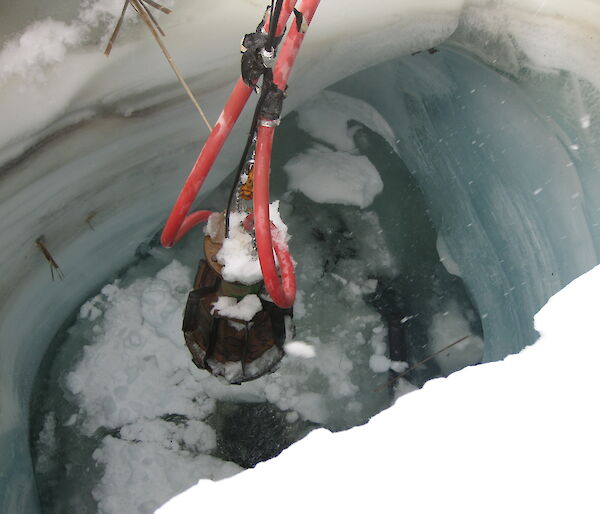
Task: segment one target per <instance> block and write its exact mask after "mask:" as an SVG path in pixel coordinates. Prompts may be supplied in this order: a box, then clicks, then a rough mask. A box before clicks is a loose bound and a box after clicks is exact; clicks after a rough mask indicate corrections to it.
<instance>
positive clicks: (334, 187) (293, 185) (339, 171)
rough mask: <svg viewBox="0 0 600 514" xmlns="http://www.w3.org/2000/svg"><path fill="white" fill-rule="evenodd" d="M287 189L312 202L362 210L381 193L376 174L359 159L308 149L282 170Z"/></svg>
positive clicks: (354, 156) (359, 157)
mask: <svg viewBox="0 0 600 514" xmlns="http://www.w3.org/2000/svg"><path fill="white" fill-rule="evenodd" d="M284 170H285V172H286V173H287V175H288V178H289V188H290V189H291V190H293V191H300V192H302V193H304V194H305V195H306V196H307V197H308V198H310V199H311V200H312V201H314V202H319V203H339V204H343V205H356V206H358V207H360V208H362V209H364V208H366V207H368V206H369V205H371V203H373V200H374V199H375V197H376V196H377V195H378V194H379V193H381V191H383V182H382V180H381V177H380V176H379V172H378V171H377V169H376V168H375V166H373V165H372V164H371V162H370V161H369V159H367V158H366V157H364V156H362V155H352V154H349V153H346V152H338V151H332V150H329V149H328V148H326V147H324V146H317V147H315V148H311V149H310V150H308V151H307V152H305V153H303V154H300V155H298V156H296V157H294V158H292V159H290V160H289V161H288V162H287V163H286V164H285V166H284Z"/></svg>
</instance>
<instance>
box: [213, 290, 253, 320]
mask: <svg viewBox="0 0 600 514" xmlns="http://www.w3.org/2000/svg"><path fill="white" fill-rule="evenodd" d="M261 310H262V303H260V298H259V297H258V296H256V295H255V294H249V295H246V296H244V298H242V299H241V300H240V301H239V302H238V301H237V299H236V298H233V297H231V296H220V297H219V299H218V300H217V301H216V302H215V303H213V308H212V310H211V313H212V314H215V313H218V314H220V315H221V316H225V317H228V318H234V319H240V320H243V321H250V320H251V319H252V318H253V317H254V315H255V314H256V313H257V312H260V311H261Z"/></svg>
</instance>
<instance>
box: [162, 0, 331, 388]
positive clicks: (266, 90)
mask: <svg viewBox="0 0 600 514" xmlns="http://www.w3.org/2000/svg"><path fill="white" fill-rule="evenodd" d="M296 2H297V0H277V1H275V0H272V1H271V5H270V6H269V7H267V9H266V11H265V16H264V18H263V20H262V21H261V22H260V24H259V25H258V27H257V29H256V31H255V32H253V33H250V34H246V36H245V37H244V39H243V41H242V48H241V49H242V53H243V55H242V64H241V68H242V69H241V75H242V76H241V78H240V79H239V80H238V81H237V83H236V85H235V87H234V89H233V92H232V93H231V95H230V97H229V99H228V100H227V102H226V104H225V107H224V108H223V112H222V113H221V115H220V117H219V119H218V120H217V123H216V124H215V126H214V128H213V130H212V131H211V133H210V135H209V137H208V139H207V140H206V143H205V145H204V147H203V148H202V151H201V152H200V155H199V156H198V158H197V160H196V163H195V164H194V166H193V168H192V170H191V172H190V174H189V176H188V178H187V180H186V182H185V184H184V186H183V188H182V190H181V193H180V194H179V197H178V198H177V201H176V202H175V205H174V207H173V210H172V211H171V214H170V216H169V218H168V220H167V223H166V224H165V227H164V229H163V232H162V236H161V242H162V244H163V246H165V247H171V246H173V244H175V243H176V242H177V241H178V240H179V239H180V238H181V237H183V235H185V233H186V232H188V231H189V230H190V229H191V228H192V227H194V226H195V225H197V224H199V223H202V222H204V221H209V226H208V227H207V231H206V233H207V235H206V237H205V239H204V250H205V260H204V259H203V260H202V261H200V265H199V267H198V272H197V274H196V278H195V281H194V290H193V291H192V292H190V294H189V297H188V302H187V305H186V309H185V316H184V321H183V332H184V335H185V340H186V344H187V346H188V348H189V350H190V352H191V354H192V358H193V361H194V363H195V364H196V365H197V366H198V367H199V368H203V369H206V370H208V371H209V372H211V373H212V374H214V375H220V376H223V377H224V378H225V379H226V380H228V381H229V382H230V383H241V382H244V381H247V380H252V379H255V378H258V377H259V376H262V375H264V374H265V373H269V372H271V371H273V369H274V368H275V367H276V366H277V364H278V363H279V361H280V360H281V359H282V357H283V354H284V352H283V349H282V346H283V342H284V341H285V338H286V331H287V332H289V330H290V328H291V323H289V321H291V316H292V306H293V304H294V299H295V296H296V279H295V275H294V263H293V260H292V257H291V255H290V253H289V250H288V247H287V242H286V228H285V225H283V224H282V223H281V221H280V220H279V219H278V216H276V217H275V216H273V211H274V208H273V206H272V205H271V206H270V205H269V174H270V165H271V149H272V145H273V135H274V132H275V128H276V127H277V125H279V118H280V115H281V110H282V106H283V100H284V98H285V96H286V90H287V82H288V78H289V74H290V72H291V69H292V67H293V64H294V62H295V59H296V56H297V54H298V51H299V49H300V46H301V44H302V41H303V39H304V34H305V33H306V31H307V29H308V25H309V24H310V22H311V20H312V17H313V15H314V13H315V10H316V8H317V6H318V4H319V0H302V1H301V2H300V4H299V8H298V9H296V8H295V6H296ZM292 14H293V16H292ZM290 17H291V18H292V19H293V22H292V23H291V26H290V29H289V32H288V34H287V36H286V37H285V40H284V34H285V32H286V25H287V22H288V20H289V18H290ZM282 42H283V46H282V48H281V52H280V54H279V56H277V48H278V46H279V44H280V43H282ZM261 78H262V81H261V82H260V84H259V81H260V80H261ZM253 91H256V92H259V95H260V96H259V99H258V102H257V105H256V109H255V112H254V116H253V119H252V125H251V128H250V132H249V136H248V139H247V142H246V145H245V148H244V150H243V153H242V157H241V159H240V163H239V166H238V170H237V174H236V177H235V181H234V184H233V187H232V190H231V194H230V196H229V201H228V202H227V206H226V209H225V212H224V213H211V212H210V211H203V210H200V211H195V212H192V213H190V209H191V206H192V204H193V202H194V200H195V199H196V196H197V194H198V192H199V190H200V189H201V187H202V185H203V183H204V180H205V179H206V177H207V175H208V173H209V172H210V169H211V167H212V165H213V163H214V162H215V160H216V158H217V156H218V154H219V152H220V150H221V148H222V147H223V144H224V143H225V141H226V139H227V137H228V136H229V134H230V132H231V130H232V128H233V125H234V124H235V123H236V121H237V119H238V117H239V115H240V113H241V111H242V109H243V108H244V106H245V104H246V102H247V101H248V99H249V98H250V94H251V93H252V92H253ZM209 218H210V220H209ZM275 218H277V219H275ZM236 248H238V250H237V251H239V252H241V253H244V252H246V253H247V252H248V251H250V252H255V253H256V254H257V255H258V262H259V263H260V270H259V271H258V273H254V272H253V271H252V269H251V268H252V266H251V264H252V263H251V262H244V256H243V255H235V251H236V250H235V249H236ZM232 249H234V250H232ZM248 249H250V250H248ZM232 252H233V254H232ZM273 252H275V255H276V256H277V261H278V264H279V271H278V268H277V265H276V263H275V257H274V254H273ZM246 260H247V259H246ZM240 269H241V270H242V271H240ZM286 325H287V327H286Z"/></svg>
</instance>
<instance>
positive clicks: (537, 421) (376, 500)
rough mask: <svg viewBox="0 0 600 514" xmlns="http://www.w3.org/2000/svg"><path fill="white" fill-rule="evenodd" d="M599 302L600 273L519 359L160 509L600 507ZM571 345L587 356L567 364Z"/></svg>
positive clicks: (176, 512) (457, 378)
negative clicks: (598, 410) (599, 468)
mask: <svg viewBox="0 0 600 514" xmlns="http://www.w3.org/2000/svg"><path fill="white" fill-rule="evenodd" d="M599 304H600V266H597V267H595V268H594V269H593V270H592V271H590V272H588V273H586V274H585V275H583V276H582V277H580V278H578V279H576V280H574V281H573V282H572V283H571V284H569V285H568V286H567V287H565V288H564V289H563V290H562V291H560V292H559V293H558V294H556V295H555V296H554V297H552V298H551V299H550V301H549V302H548V303H547V304H546V306H545V307H543V308H542V309H541V311H540V312H539V314H538V315H537V316H536V328H537V329H538V331H540V333H541V337H540V339H539V340H538V341H537V342H536V343H535V344H534V345H532V346H530V347H528V348H526V349H524V350H523V351H522V352H521V353H519V354H517V355H512V356H509V357H507V358H506V359H505V360H504V361H502V362H494V363H489V364H484V365H480V366H476V367H471V368H466V369H464V370H462V371H459V372H457V373H454V374H453V375H451V376H450V377H448V378H447V379H437V380H433V381H430V382H428V383H427V384H426V385H425V387H424V388H423V389H421V390H419V391H415V392H413V393H410V394H408V395H406V396H403V397H401V398H400V399H399V400H398V401H397V403H396V404H395V405H394V406H393V407H392V408H390V409H388V410H387V411H385V412H383V413H381V414H379V415H377V416H375V417H374V418H373V419H372V420H371V421H370V422H369V423H368V424H367V425H363V426H361V427H356V428H353V429H351V430H348V431H346V432H340V433H337V434H332V433H330V432H328V431H326V430H324V429H321V430H317V431H314V432H312V433H311V434H310V435H309V436H307V437H306V438H305V439H303V440H302V441H300V442H298V443H296V444H295V445H293V446H292V447H290V448H288V449H287V450H285V451H284V452H283V453H282V454H281V455H280V456H279V457H277V458H275V459H273V460H271V461H268V462H264V463H261V464H259V465H258V466H257V467H256V468H255V469H253V470H248V471H245V472H243V473H241V474H239V475H236V476H234V477H231V478H228V479H225V480H222V481H220V482H212V481H209V480H202V481H200V482H199V483H198V485H196V486H195V487H193V488H191V489H189V490H188V491H186V492H184V493H182V494H181V495H179V496H177V497H175V498H173V499H172V500H170V501H169V502H168V503H167V504H166V505H165V506H163V507H162V508H160V509H159V510H158V511H157V513H158V514H186V513H190V514H192V513H195V512H197V509H198V505H202V506H203V508H204V509H206V510H212V509H214V510H218V509H220V508H222V506H223V499H224V498H227V510H228V511H231V512H234V511H238V510H239V511H240V512H242V511H243V512H246V513H253V512H261V513H270V512H273V513H279V512H280V511H281V510H282V508H283V509H285V511H286V512H291V513H295V512H303V513H305V512H312V511H315V508H316V509H317V511H319V512H349V513H352V512H384V511H389V510H390V509H392V510H400V509H401V510H402V511H406V512H411V513H419V512H423V513H431V512H461V513H470V512H473V513H480V512H488V513H495V512H498V513H499V512H517V513H521V512H522V513H525V512H581V513H585V512H597V511H598V509H599V508H600V499H599V498H598V496H597V495H596V494H595V490H596V486H597V484H596V478H597V476H596V473H595V472H594V470H595V469H597V463H598V461H599V460H600V444H599V442H598V433H600V418H599V417H598V416H597V413H596V411H595V409H594V408H593V407H592V406H593V405H596V403H597V391H598V390H599V389H600V376H599V375H598V373H597V369H596V368H597V362H598V361H599V360H600V345H598V319H597V315H596V310H597V306H598V305H599ZM566 347H569V354H570V355H579V356H582V359H580V360H578V361H577V362H571V363H569V362H566V360H565V348H566ZM490 441H494V444H493V445H490V444H489V442H490ZM265 484H269V487H268V493H267V494H265V496H264V497H263V498H262V499H260V500H257V501H254V502H249V501H248V498H257V494H258V493H259V492H260V491H263V490H264V486H265ZM232 492H235V494H231V493H232Z"/></svg>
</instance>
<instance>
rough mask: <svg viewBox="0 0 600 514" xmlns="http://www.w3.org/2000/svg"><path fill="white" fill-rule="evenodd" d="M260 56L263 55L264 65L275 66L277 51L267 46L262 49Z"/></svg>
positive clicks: (267, 66) (266, 66)
mask: <svg viewBox="0 0 600 514" xmlns="http://www.w3.org/2000/svg"><path fill="white" fill-rule="evenodd" d="M260 56H261V57H262V62H263V66H264V67H265V68H273V66H275V51H274V50H270V51H269V50H267V49H266V48H263V49H261V51H260Z"/></svg>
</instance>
